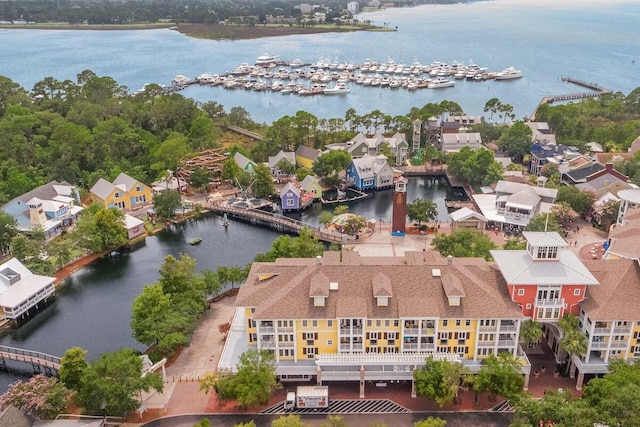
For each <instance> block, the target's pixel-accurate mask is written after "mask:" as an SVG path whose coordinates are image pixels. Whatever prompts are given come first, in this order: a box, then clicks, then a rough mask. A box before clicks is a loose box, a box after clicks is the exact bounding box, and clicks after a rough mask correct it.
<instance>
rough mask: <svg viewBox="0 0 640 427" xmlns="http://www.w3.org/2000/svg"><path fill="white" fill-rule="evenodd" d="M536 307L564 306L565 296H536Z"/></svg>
mask: <svg viewBox="0 0 640 427" xmlns="http://www.w3.org/2000/svg"><path fill="white" fill-rule="evenodd" d="M534 304H535V306H536V307H563V306H564V298H553V299H548V298H540V299H538V298H536V300H535V303H534Z"/></svg>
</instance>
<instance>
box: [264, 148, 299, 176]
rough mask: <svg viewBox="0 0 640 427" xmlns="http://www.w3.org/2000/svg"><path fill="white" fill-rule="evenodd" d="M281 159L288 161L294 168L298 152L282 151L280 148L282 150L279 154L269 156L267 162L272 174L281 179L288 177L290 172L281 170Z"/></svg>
mask: <svg viewBox="0 0 640 427" xmlns="http://www.w3.org/2000/svg"><path fill="white" fill-rule="evenodd" d="M281 161H284V162H287V163H289V164H290V165H291V167H292V168H295V167H296V153H294V152H293V151H282V150H280V152H279V153H278V154H276V155H275V156H269V161H268V162H267V166H268V167H269V170H270V171H271V176H273V177H274V178H276V179H281V178H288V177H289V174H288V173H286V172H283V171H282V170H280V169H279V168H278V163H280V162H281Z"/></svg>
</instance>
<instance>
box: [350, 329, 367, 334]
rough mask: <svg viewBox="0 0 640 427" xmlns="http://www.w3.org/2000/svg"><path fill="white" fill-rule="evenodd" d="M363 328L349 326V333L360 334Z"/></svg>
mask: <svg viewBox="0 0 640 427" xmlns="http://www.w3.org/2000/svg"><path fill="white" fill-rule="evenodd" d="M362 332H364V330H363V329H362V328H351V335H362Z"/></svg>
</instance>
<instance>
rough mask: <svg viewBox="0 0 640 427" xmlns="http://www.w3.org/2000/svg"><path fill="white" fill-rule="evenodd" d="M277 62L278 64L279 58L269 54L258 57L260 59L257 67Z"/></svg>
mask: <svg viewBox="0 0 640 427" xmlns="http://www.w3.org/2000/svg"><path fill="white" fill-rule="evenodd" d="M276 62H278V57H277V56H274V55H269V54H268V53H265V54H264V55H260V56H258V59H256V65H270V64H275V63H276Z"/></svg>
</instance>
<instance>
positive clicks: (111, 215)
mask: <svg viewBox="0 0 640 427" xmlns="http://www.w3.org/2000/svg"><path fill="white" fill-rule="evenodd" d="M95 222H96V231H97V232H98V236H99V237H100V242H101V246H102V249H111V248H117V247H120V246H122V245H123V244H124V243H125V242H126V241H127V229H126V228H125V227H124V214H123V213H122V211H120V210H118V209H116V208H108V209H100V210H98V211H97V212H96V214H95Z"/></svg>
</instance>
